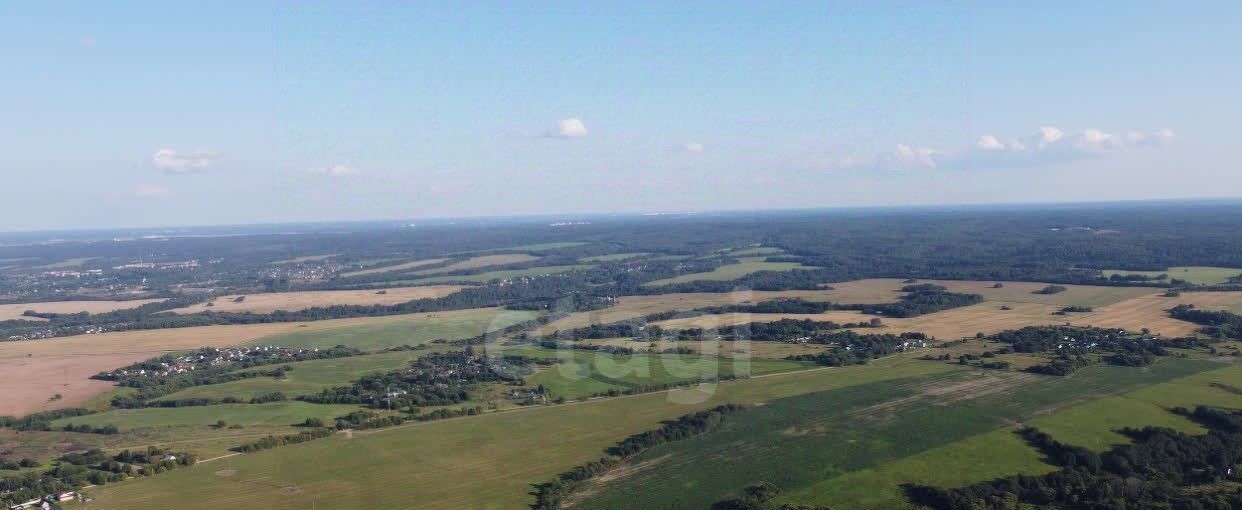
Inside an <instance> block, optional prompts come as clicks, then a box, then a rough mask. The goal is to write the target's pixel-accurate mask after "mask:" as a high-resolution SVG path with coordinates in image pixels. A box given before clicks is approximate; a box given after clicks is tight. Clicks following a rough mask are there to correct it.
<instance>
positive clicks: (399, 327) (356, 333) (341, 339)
mask: <svg viewBox="0 0 1242 510" xmlns="http://www.w3.org/2000/svg"><path fill="white" fill-rule="evenodd" d="M538 315H539V314H538V312H530V311H514V310H504V309H500V308H473V309H469V310H458V311H452V312H436V313H431V314H414V315H401V316H397V317H400V319H394V320H390V321H384V322H379V323H376V324H362V325H352V326H348V327H341V328H330V329H320V330H313V331H294V332H291V333H284V334H279V335H272V336H267V337H263V338H260V339H257V340H254V341H251V342H250V344H251V345H279V346H282V347H320V348H323V347H332V346H335V345H346V346H349V347H355V348H358V349H362V350H375V349H384V348H388V347H396V346H400V345H418V344H423V343H427V342H429V341H432V340H436V339H448V340H453V339H461V338H469V337H473V336H478V335H481V334H483V333H484V332H488V331H495V330H498V329H502V328H505V327H508V326H511V325H513V324H517V323H519V322H523V321H527V320H530V319H533V318H535V317H537V316H538Z"/></svg>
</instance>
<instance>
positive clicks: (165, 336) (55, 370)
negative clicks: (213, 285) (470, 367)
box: [0, 308, 534, 415]
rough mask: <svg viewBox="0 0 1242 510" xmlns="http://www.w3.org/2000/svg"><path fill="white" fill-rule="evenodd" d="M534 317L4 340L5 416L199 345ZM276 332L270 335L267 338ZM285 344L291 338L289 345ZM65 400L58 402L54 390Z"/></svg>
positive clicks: (474, 331) (310, 343)
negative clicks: (121, 370)
mask: <svg viewBox="0 0 1242 510" xmlns="http://www.w3.org/2000/svg"><path fill="white" fill-rule="evenodd" d="M531 317H534V313H533V312H509V311H505V310H500V309H495V308H483V309H471V310H461V311H454V312H438V313H435V314H413V315H392V316H385V317H359V318H351V319H335V320H325V321H312V322H283V323H269V324H246V325H236V326H205V327H195V328H178V329H156V330H141V331H124V332H117V333H103V334H98V335H79V336H70V337H61V338H49V339H44V340H23V341H16V342H0V374H4V377H0V415H25V414H29V413H32V412H36V411H43V410H49V409H58V408H62V407H73V406H76V405H81V404H82V403H84V402H86V401H88V400H90V399H91V398H92V397H93V396H95V395H98V394H100V393H103V392H105V391H108V390H109V389H110V388H112V385H111V383H108V382H105V381H96V380H92V379H90V376H92V375H95V374H97V373H99V372H102V371H106V370H112V369H114V368H119V367H122V366H125V365H128V364H130V363H134V362H137V361H142V360H144V359H148V358H152V357H155V356H160V355H162V354H165V353H168V352H172V351H182V350H188V349H195V348H198V347H224V346H229V345H239V344H245V343H249V342H253V343H257V344H264V345H273V344H274V343H276V342H288V345H287V346H290V347H297V346H307V347H331V346H334V345H337V344H347V345H348V344H355V345H356V346H359V347H379V346H393V345H405V344H407V343H420V342H425V341H428V340H433V339H436V338H465V337H470V336H476V335H479V334H482V333H483V332H484V331H487V330H489V328H501V327H505V326H507V325H509V324H512V323H514V322H520V321H521V320H526V319H527V318H531ZM265 337H272V338H271V339H270V340H260V339H264V338H265ZM281 345H285V344H283V343H282V344H281ZM55 394H60V395H61V396H62V398H61V399H59V400H56V401H50V400H49V399H51V398H52V396H53V395H55Z"/></svg>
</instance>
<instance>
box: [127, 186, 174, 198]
mask: <svg viewBox="0 0 1242 510" xmlns="http://www.w3.org/2000/svg"><path fill="white" fill-rule="evenodd" d="M168 193H169V190H168V188H165V187H163V186H156V185H154V184H139V185H138V188H137V189H135V190H134V195H137V196H140V197H165V196H168Z"/></svg>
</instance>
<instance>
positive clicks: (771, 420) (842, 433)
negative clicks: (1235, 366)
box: [583, 358, 1242, 509]
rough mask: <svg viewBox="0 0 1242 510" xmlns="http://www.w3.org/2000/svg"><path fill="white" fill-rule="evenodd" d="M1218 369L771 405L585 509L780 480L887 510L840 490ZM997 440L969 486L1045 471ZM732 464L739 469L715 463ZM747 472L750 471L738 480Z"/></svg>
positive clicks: (1104, 374)
mask: <svg viewBox="0 0 1242 510" xmlns="http://www.w3.org/2000/svg"><path fill="white" fill-rule="evenodd" d="M1218 366H1219V365H1216V364H1213V363H1210V362H1203V361H1193V360H1180V359H1174V358H1168V359H1164V360H1161V362H1160V363H1158V364H1157V365H1155V366H1153V367H1151V368H1150V369H1148V370H1139V369H1132V368H1122V367H1112V366H1103V365H1097V366H1093V367H1091V368H1089V369H1085V370H1082V371H1080V372H1079V373H1077V374H1075V375H1074V376H1073V377H1046V376H1033V377H1032V376H1031V375H1030V374H1024V373H1020V372H991V373H980V372H978V371H970V372H959V373H955V374H951V375H937V376H930V377H915V378H908V379H902V380H894V381H883V382H877V383H873V384H868V385H862V386H855V387H850V388H845V389H838V390H832V391H827V392H819V393H812V394H808V395H802V396H797V397H791V398H787V399H782V400H778V401H773V402H768V403H767V405H765V406H763V407H759V408H756V409H753V410H748V411H746V412H744V413H743V414H741V415H738V416H736V417H734V418H730V419H729V420H727V421H726V423H725V425H724V426H723V427H722V428H721V429H719V430H718V431H716V432H713V433H712V434H708V435H705V436H699V437H695V438H692V439H689V440H685V441H679V442H675V443H668V444H665V445H662V446H660V447H657V448H653V449H651V450H649V451H647V452H645V453H643V454H641V455H639V456H637V457H635V458H634V459H633V461H632V462H634V463H635V464H640V465H641V463H649V464H648V466H647V467H645V468H644V469H640V470H635V471H636V472H635V473H633V474H631V475H630V476H628V477H625V478H622V479H620V480H619V481H615V482H611V483H608V484H606V485H604V486H602V487H592V488H591V489H589V490H588V492H590V490H594V491H595V493H594V495H593V497H590V498H587V499H586V500H585V501H584V502H583V507H584V508H593V509H604V508H655V507H658V505H659V504H660V502H669V501H673V500H677V501H679V502H680V505H679V507H681V508H707V507H709V506H710V505H711V504H712V503H714V502H716V501H719V500H722V499H726V498H727V497H734V496H737V495H740V490H741V489H742V488H744V487H746V486H748V485H751V484H754V483H756V482H759V481H768V482H772V483H775V484H776V485H777V486H779V487H781V488H783V489H784V491H785V492H786V494H787V498H788V499H789V500H790V501H792V502H796V503H803V504H815V505H825V504H826V505H829V506H831V507H832V508H875V507H873V506H869V505H864V504H860V503H858V502H857V498H858V497H859V496H860V494H864V493H866V494H872V493H874V495H875V497H880V496H882V495H884V494H889V495H890V497H891V496H892V495H893V494H894V492H893V491H895V490H896V489H897V485H896V484H897V483H899V482H895V481H893V480H892V479H887V480H884V479H879V480H873V481H877V482H881V483H882V484H883V483H887V489H888V490H887V491H885V490H881V489H883V487H878V486H873V487H872V488H873V489H875V490H873V491H863V490H861V489H860V485H859V482H860V480H857V479H855V477H851V478H850V479H849V481H848V482H847V483H840V482H838V481H835V479H836V478H838V477H843V476H845V475H847V474H851V473H857V472H859V471H863V470H869V469H877V468H881V469H882V466H884V465H885V464H886V463H889V462H895V461H900V460H902V459H907V458H910V457H911V456H915V455H918V454H921V453H924V452H927V451H929V450H932V449H935V448H941V447H944V446H945V445H948V444H952V443H955V442H958V441H963V440H966V439H968V438H972V437H974V436H979V435H984V434H988V433H991V432H993V431H996V430H998V429H1002V428H1006V427H1009V426H1010V425H1011V424H1013V423H1016V422H1020V421H1024V420H1028V419H1030V418H1032V417H1034V416H1036V415H1038V414H1040V413H1043V412H1047V411H1048V410H1050V409H1055V408H1056V407H1057V406H1062V405H1067V403H1068V402H1074V401H1083V400H1090V399H1095V398H1100V397H1103V396H1106V395H1110V394H1114V393H1117V392H1122V391H1128V390H1131V389H1134V388H1137V387H1140V386H1143V385H1148V384H1155V383H1160V382H1164V381H1168V380H1170V379H1174V378H1177V377H1183V376H1186V375H1190V374H1194V373H1196V372H1199V371H1202V370H1206V369H1209V368H1215V367H1218ZM980 377H983V378H985V379H980ZM937 389H939V390H941V391H937ZM1239 400H1240V401H1242V398H1240V399H1239ZM987 439H990V441H988V442H985V443H974V444H970V445H969V446H970V447H972V452H973V454H979V455H980V456H979V457H977V460H976V462H978V463H980V464H983V465H982V466H975V467H974V468H973V469H974V470H975V472H976V473H979V474H981V475H985V477H984V478H982V479H976V480H966V481H981V480H986V479H988V478H990V477H993V476H999V475H1005V474H1014V473H1016V472H1019V471H1021V470H1023V469H1026V468H1030V467H1034V466H1035V465H1034V464H1033V463H1032V457H1031V456H1030V454H1029V453H1028V452H1021V451H1019V452H1018V453H1019V454H1018V457H1016V458H1005V459H1004V460H1002V461H1001V464H1000V465H991V464H989V463H988V462H981V461H982V460H983V459H992V458H994V457H1003V456H1005V455H1008V454H1009V453H1010V452H1009V448H1010V447H1012V446H1014V445H1015V443H1014V442H1012V441H1007V440H1005V439H1003V438H997V437H991V438H987ZM1019 443H1020V442H1019ZM957 453H966V452H961V451H959V452H957ZM722 458H728V459H729V462H718V461H716V460H715V459H722ZM738 465H744V466H746V469H737V466H738ZM790 466H797V469H790V468H789V467H790ZM918 466H923V467H924V468H925V469H931V470H937V469H944V466H945V464H941V463H936V462H931V461H929V459H926V458H924V459H923V462H915V463H912V464H910V465H907V466H904V467H905V468H906V469H914V468H916V467H918ZM915 474H919V473H915ZM961 475H962V474H961V473H959V476H961ZM691 489H692V490H691ZM897 495H899V494H897ZM877 503H878V502H877ZM877 506H878V507H887V506H888V505H877Z"/></svg>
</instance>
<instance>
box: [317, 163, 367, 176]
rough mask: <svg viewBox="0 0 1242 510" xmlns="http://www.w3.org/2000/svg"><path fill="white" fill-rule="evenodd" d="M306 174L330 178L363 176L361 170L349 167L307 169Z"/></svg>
mask: <svg viewBox="0 0 1242 510" xmlns="http://www.w3.org/2000/svg"><path fill="white" fill-rule="evenodd" d="M306 173H308V174H313V175H325V176H328V177H353V176H355V175H360V174H362V171H361V170H358V169H357V168H354V167H352V166H347V165H332V166H323V167H314V168H307V169H306Z"/></svg>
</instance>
